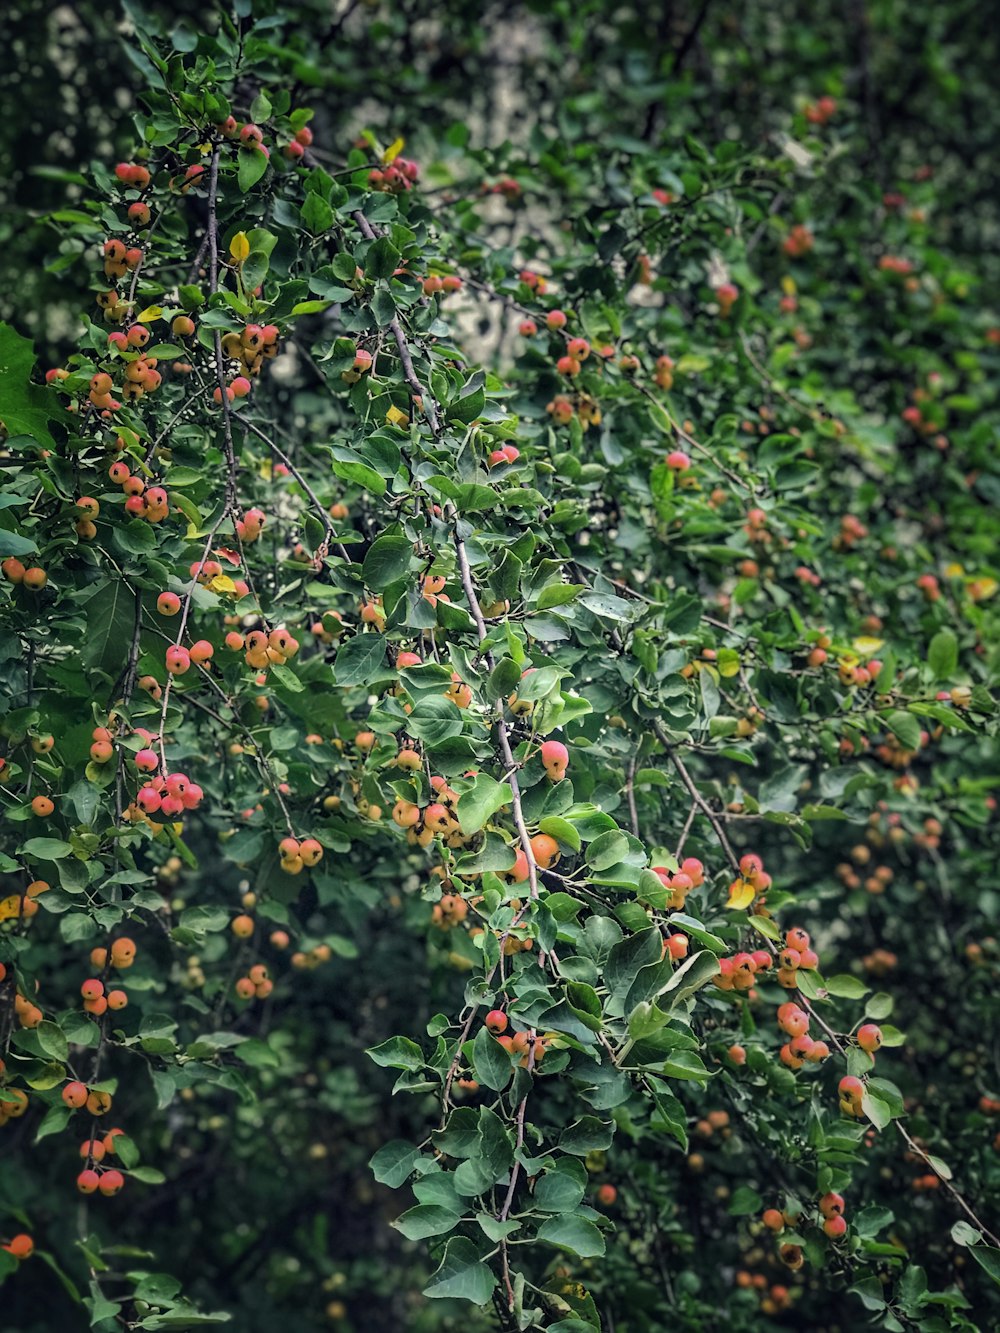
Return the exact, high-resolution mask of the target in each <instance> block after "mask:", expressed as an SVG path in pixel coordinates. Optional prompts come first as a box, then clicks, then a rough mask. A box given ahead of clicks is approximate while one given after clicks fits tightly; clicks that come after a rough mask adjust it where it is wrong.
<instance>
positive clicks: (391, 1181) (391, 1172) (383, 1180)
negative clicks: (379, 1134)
mask: <svg viewBox="0 0 1000 1333" xmlns="http://www.w3.org/2000/svg"><path fill="white" fill-rule="evenodd" d="M419 1161H420V1150H419V1149H418V1148H414V1146H413V1144H412V1143H404V1142H403V1140H402V1139H393V1140H392V1141H391V1142H390V1143H386V1144H384V1145H383V1147H381V1148H379V1150H378V1152H377V1153H375V1155H374V1156H373V1157H372V1158H371V1160H370V1161H369V1163H368V1165H369V1166H370V1167H371V1170H372V1174H373V1175H374V1177H375V1179H376V1180H377V1181H378V1182H379V1184H380V1185H388V1186H389V1188H390V1189H399V1187H400V1185H402V1184H403V1182H404V1181H405V1180H406V1178H407V1177H408V1176H409V1174H410V1172H411V1171H412V1170H413V1168H414V1167H415V1166H416V1164H417V1162H419Z"/></svg>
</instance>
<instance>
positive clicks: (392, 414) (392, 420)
mask: <svg viewBox="0 0 1000 1333" xmlns="http://www.w3.org/2000/svg"><path fill="white" fill-rule="evenodd" d="M385 419H386V421H388V423H389V424H390V426H408V425H409V424H410V418H409V417H408V416H407V415H406V413H405V412H401V411H400V410H399V408H398V407H390V408H389V410H388V412H386V414H385Z"/></svg>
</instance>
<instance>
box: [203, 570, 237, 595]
mask: <svg viewBox="0 0 1000 1333" xmlns="http://www.w3.org/2000/svg"><path fill="white" fill-rule="evenodd" d="M208 586H209V588H210V589H211V590H212V592H227V593H234V592H235V591H236V584H235V583H234V582H233V581H232V579H231V578H230V577H229V575H228V574H216V576H215V578H214V579H212V581H211V582H210V583H209V585H208Z"/></svg>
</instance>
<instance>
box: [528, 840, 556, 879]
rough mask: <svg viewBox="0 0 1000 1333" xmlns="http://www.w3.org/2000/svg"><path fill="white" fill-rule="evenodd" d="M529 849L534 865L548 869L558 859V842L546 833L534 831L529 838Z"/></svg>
mask: <svg viewBox="0 0 1000 1333" xmlns="http://www.w3.org/2000/svg"><path fill="white" fill-rule="evenodd" d="M531 851H532V854H533V855H534V858H535V863H536V865H538V866H540V867H541V868H542V870H548V869H550V867H552V866H554V865H555V864H556V862H557V861H558V860H559V844H558V843H557V842H556V840H555V838H553V837H550V835H549V834H548V833H536V834H535V836H534V837H533V838H532V839H531Z"/></svg>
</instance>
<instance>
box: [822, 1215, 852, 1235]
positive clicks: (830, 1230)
mask: <svg viewBox="0 0 1000 1333" xmlns="http://www.w3.org/2000/svg"><path fill="white" fill-rule="evenodd" d="M823 1230H824V1231H825V1232H826V1234H827V1235H828V1236H829V1237H830V1239H831V1240H837V1239H838V1237H840V1236H843V1235H845V1233H846V1232H847V1220H846V1219H845V1218H843V1217H841V1216H839V1215H837V1216H836V1217H828V1218H827V1219H826V1221H825V1222H824V1223H823Z"/></svg>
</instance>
